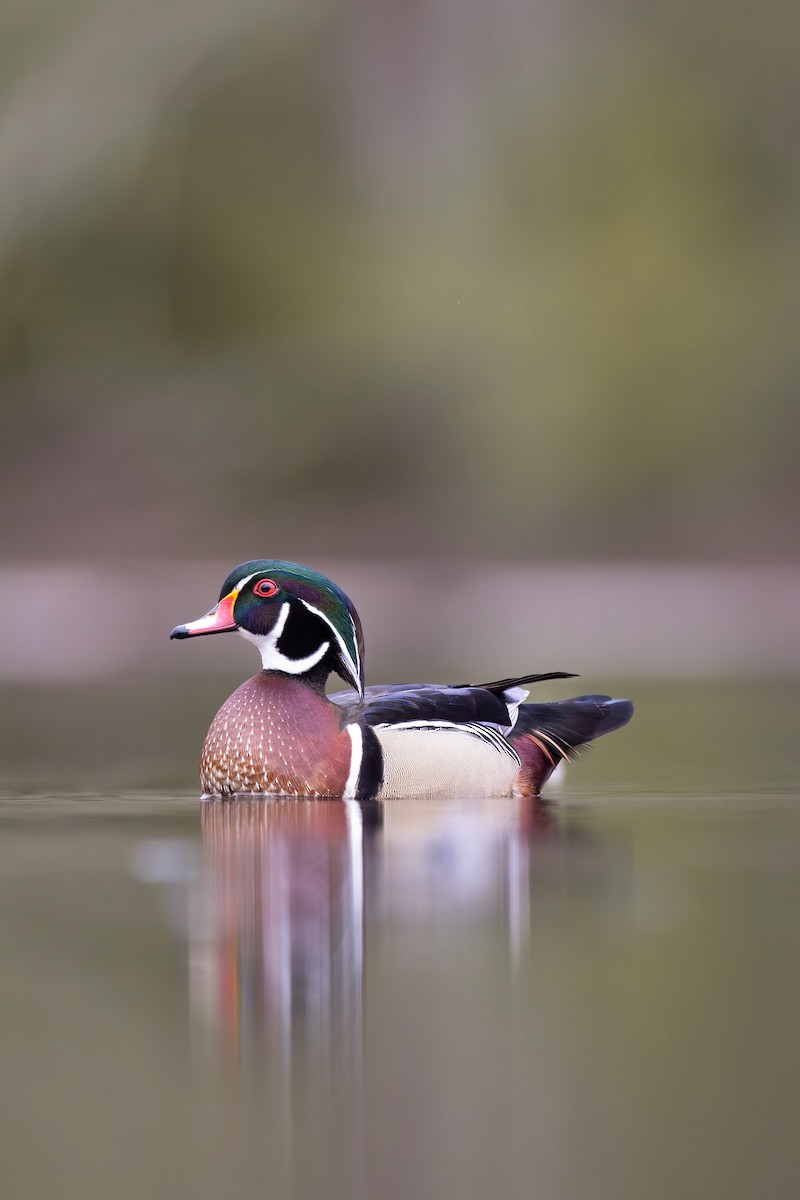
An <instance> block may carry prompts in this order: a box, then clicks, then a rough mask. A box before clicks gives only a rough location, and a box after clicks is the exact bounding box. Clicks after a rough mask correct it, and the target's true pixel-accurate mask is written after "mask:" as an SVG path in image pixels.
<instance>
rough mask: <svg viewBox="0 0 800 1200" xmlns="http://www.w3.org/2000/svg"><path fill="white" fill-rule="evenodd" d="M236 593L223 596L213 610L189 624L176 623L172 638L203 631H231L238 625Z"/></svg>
mask: <svg viewBox="0 0 800 1200" xmlns="http://www.w3.org/2000/svg"><path fill="white" fill-rule="evenodd" d="M235 599H236V595H235V594H234V593H231V594H230V595H229V596H223V597H222V599H221V600H220V602H219V604H215V605H214V607H213V608H212V610H211V612H208V613H206V615H205V616H204V617H199V618H198V619H197V620H196V621H189V623H188V624H187V625H176V626H175V628H174V629H173V631H172V633H171V634H170V635H169V636H170V638H187V637H196V636H198V637H199V636H200V634H203V633H206V634H208V633H231V632H232V631H233V630H234V629H237V628H238V626H237V624H236V622H235V621H234V619H233V602H234V600H235Z"/></svg>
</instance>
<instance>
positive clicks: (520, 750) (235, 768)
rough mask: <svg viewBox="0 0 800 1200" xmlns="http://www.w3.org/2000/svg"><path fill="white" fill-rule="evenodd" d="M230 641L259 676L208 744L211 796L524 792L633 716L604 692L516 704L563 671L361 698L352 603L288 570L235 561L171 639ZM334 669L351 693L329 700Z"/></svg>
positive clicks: (226, 709)
mask: <svg viewBox="0 0 800 1200" xmlns="http://www.w3.org/2000/svg"><path fill="white" fill-rule="evenodd" d="M233 632H236V633H239V634H240V635H241V636H242V637H244V638H247V640H248V641H250V642H254V643H255V645H256V646H257V647H258V649H259V651H260V653H261V662H262V666H263V670H262V671H260V672H259V674H258V675H254V676H253V677H252V679H248V680H247V681H246V683H243V684H242V685H241V687H239V688H237V689H236V691H235V692H234V693H233V695H232V696H229V698H228V699H227V700H226V701H225V703H224V704H223V706H222V708H221V709H220V710H219V712H218V713H217V715H216V717H215V718H214V720H213V721H212V723H211V728H210V729H209V731H208V733H207V734H206V740H205V744H204V746H203V753H202V757H201V761H200V782H201V786H202V789H203V792H204V794H205V795H206V796H234V795H237V794H252V793H267V794H271V795H282V796H286V795H288V796H300V797H303V798H305V799H308V798H314V799H326V798H337V799H341V798H343V799H357V800H369V799H375V798H378V799H393V798H400V797H404V796H417V797H419V796H458V795H470V796H476V795H477V796H487V797H488V796H509V795H519V796H533V795H538V793H539V791H540V789H541V787H542V785H543V783H544V782H545V781H546V780H547V779H548V778H549V776H550V775H551V774H552V772H553V771H554V770H555V768H556V766H557V765H558V764H559V763H560V762H562V761H564V760H569V758H570V757H571V752H572V751H573V750H574V749H576V748H577V747H579V746H582V745H583V744H584V743H586V742H589V741H592V740H593V739H594V738H596V737H599V736H600V735H601V734H604V733H610V732H611V731H612V730H614V729H619V728H620V726H622V725H625V724H626V723H627V722H628V721H629V720H630V719H631V716H632V714H633V705H632V704H631V702H630V700H612V699H611V698H610V697H609V696H577V697H575V698H574V699H572V700H558V701H555V702H552V703H549V704H524V703H523V701H524V700H525V699H526V698H527V696H528V692H527V690H526V689H525V688H524V686H523V685H524V684H527V683H536V682H538V681H540V680H544V679H569V678H573V676H571V675H570V674H568V673H566V672H563V671H551V672H548V673H547V674H544V675H521V676H519V677H515V678H511V679H501V680H498V681H496V682H495V683H484V684H466V685H463V686H448V687H443V686H438V685H435V684H389V685H386V686H380V687H367V688H365V687H364V642H363V637H362V633H361V621H360V620H359V617H358V613H357V612H356V610H355V607H354V606H353V604H352V602H351V600H350V599H349V597H348V596H346V595H345V594H344V592H343V591H342V590H341V588H339V587H337V585H336V584H335V583H333V582H332V580H330V579H326V578H325V576H324V575H320V574H319V572H317V571H313V570H311V569H310V568H309V567H303V566H300V565H298V564H297V563H290V562H279V561H277V560H274V559H254V560H253V561H252V562H246V563H242V565H241V566H239V567H236V568H235V569H234V570H233V571H231V573H230V575H228V577H227V579H226V580H225V582H224V583H223V585H222V590H221V592H220V598H219V601H218V602H217V604H216V605H215V606H214V608H212V609H211V611H210V612H209V613H206V615H205V616H204V617H200V618H199V620H197V621H191V622H189V624H188V625H178V626H177V628H175V629H173V631H172V633H171V634H170V637H171V638H188V637H199V636H201V635H203V634H212V633H233ZM332 673H335V674H336V675H338V676H339V677H340V678H341V679H343V680H344V681H345V682H346V683H349V684H351V685H352V690H349V691H345V692H336V693H334V694H332V695H326V694H325V684H326V681H327V679H328V676H329V675H331V674H332Z"/></svg>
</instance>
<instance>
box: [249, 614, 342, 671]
mask: <svg viewBox="0 0 800 1200" xmlns="http://www.w3.org/2000/svg"><path fill="white" fill-rule="evenodd" d="M289 608H290V605H289V601H288V600H285V601H284V603H283V604H282V605H281V611H280V612H279V613H278V619H277V621H276V622H275V624H274V625H273V627H272V629H271V630H270V631H269V633H250V632H249V630H247V629H239V630H237V632H238V633H239V634H240V635H241V636H242V637H243V638H246V640H247V641H248V642H254V643H255V645H256V646H258V649H259V651H260V653H261V665H262V666H263V668H264V670H265V671H285V672H286V673H287V675H302V674H303V673H304V672H305V671H310V670H311V668H312V667H315V666H316V665H317V663H318V662H321V661H322V659H323V658H324V657H325V655H326V654H327V653H328V651H329V650H330V646H331V644H330V642H323V643H322V645H321V646H317V648H316V650H314V651H313V653H311V654H309V655H307V656H306V658H287V657H286V655H285V654H281V652H280V650H279V649H278V639H279V638H280V636H281V634H282V633H283V630H284V626H285V625H286V622H287V621H288V619H289Z"/></svg>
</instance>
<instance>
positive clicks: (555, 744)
mask: <svg viewBox="0 0 800 1200" xmlns="http://www.w3.org/2000/svg"><path fill="white" fill-rule="evenodd" d="M632 716H633V704H632V702H631V701H630V700H612V699H611V697H610V696H575V697H573V699H571V700H555V701H552V702H551V703H549V704H523V705H522V706H521V707H520V710H519V716H518V717H517V722H516V724H515V726H514V728H513V729H512V731H511V733H510V734H509V735H508V740H509V741H510V742H511V744H512V746H513V747H514V749H515V750H516V752H517V754H518V755H519V756H520V758H521V760H522V771H521V773H520V781H521V785H522V790H523V791H526V792H531V793H533V794H534V795H535V794H537V793H538V792H539V791H540V790H541V787H542V784H543V783H544V782H545V781H546V780H547V779H548V777H549V776H550V775H551V774H552V773H553V771H554V770H555V768H556V767H557V766H558V764H559V763H560V762H561V761H562V760H565V761H567V762H569V760H570V759H571V758H572V756H573V755H572V752H573V750H577V748H578V747H579V746H583V745H585V744H586V743H587V742H591V741H593V740H594V739H595V738H598V737H602V735H603V734H604V733H612V732H613V731H614V730H615V729H621V728H622V726H623V725H627V723H628V721H630V719H631V717H632Z"/></svg>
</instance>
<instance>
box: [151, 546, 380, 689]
mask: <svg viewBox="0 0 800 1200" xmlns="http://www.w3.org/2000/svg"><path fill="white" fill-rule="evenodd" d="M209 633H239V634H241V635H242V637H244V638H247V640H248V641H251V642H255V644H256V645H257V646H258V648H259V650H260V652H261V661H262V663H263V666H264V670H265V671H285V672H287V673H288V674H290V675H305V674H308V673H310V672H312V671H313V672H315V673H319V672H320V671H322V672H324V673H325V675H326V676H327V675H328V674H330V673H332V672H335V674H337V675H339V676H341V678H342V679H344V680H346V682H348V683H350V684H352V686H353V687H354V688H355V689H356V691H357V692H358V693H359V694H362V693H363V691H364V665H363V664H364V642H363V638H362V634H361V622H360V620H359V619H358V613H357V612H356V610H355V608H354V607H353V604H352V602H351V601H350V599H349V598H348V597H347V596H346V595H345V594H344V592H343V591H342V590H341V588H339V587H337V586H336V584H335V583H333V581H332V580H330V579H327V578H326V577H325V576H324V575H320V574H319V572H318V571H312V570H311V569H310V568H309V567H301V566H299V565H298V564H297V563H290V562H279V561H277V560H275V559H266V558H265V559H253V560H252V562H246V563H242V565H241V566H240V567H235V568H234V569H233V570H232V571H231V573H230V575H228V577H227V579H226V580H225V582H224V583H223V585H222V589H221V591H220V595H219V600H218V602H217V603H216V604H215V605H214V607H213V608H212V609H211V611H210V612H208V613H206V615H205V616H204V617H200V618H199V619H198V620H197V621H190V622H189V623H188V624H186V625H178V626H177V627H176V628H175V629H173V631H172V633H171V634H170V635H169V636H170V637H171V638H188V637H199V636H200V635H202V634H209ZM326 668H327V670H326Z"/></svg>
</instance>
